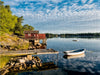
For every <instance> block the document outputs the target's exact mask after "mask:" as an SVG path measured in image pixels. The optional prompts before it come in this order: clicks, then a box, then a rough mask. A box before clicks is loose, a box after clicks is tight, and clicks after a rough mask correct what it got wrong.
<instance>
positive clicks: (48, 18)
mask: <svg viewBox="0 0 100 75" xmlns="http://www.w3.org/2000/svg"><path fill="white" fill-rule="evenodd" d="M15 1H16V2H17V3H18V2H19V3H20V1H27V0H15ZM29 1H37V0H29ZM38 1H41V2H43V3H46V4H47V6H46V7H45V8H44V7H43V6H40V7H38V8H37V7H35V6H34V4H32V3H31V4H30V5H29V6H26V8H18V9H17V8H14V7H13V8H11V10H12V11H13V14H15V15H17V16H23V17H24V23H23V24H30V25H33V26H34V27H35V29H39V30H40V32H50V31H51V32H54V33H60V32H62V33H66V32H79V31H81V32H90V31H93V32H96V28H97V31H100V14H99V13H100V10H98V9H96V7H97V5H96V4H90V3H92V2H93V0H89V1H88V4H85V3H86V2H87V0H81V1H82V3H83V5H77V3H73V4H72V6H70V5H66V4H67V2H66V3H63V4H64V5H63V4H62V5H63V6H62V7H61V6H57V5H53V4H51V3H49V1H52V2H54V3H58V2H61V1H62V0H48V1H47V0H38ZM74 1H75V0H74ZM78 1H79V0H77V1H75V2H78ZM10 2H11V1H9V3H10ZM13 2H14V1H12V4H11V5H14V4H13ZM28 3H29V2H28V1H27V4H28ZM7 4H8V3H7ZM39 4H40V5H41V4H42V3H40V2H39ZM37 5H38V3H37ZM52 6H53V7H54V8H52V9H50V8H49V7H52ZM28 7H31V9H29V8H28ZM35 9H36V11H34V10H35ZM89 28H90V29H89ZM55 30H56V31H55Z"/></svg>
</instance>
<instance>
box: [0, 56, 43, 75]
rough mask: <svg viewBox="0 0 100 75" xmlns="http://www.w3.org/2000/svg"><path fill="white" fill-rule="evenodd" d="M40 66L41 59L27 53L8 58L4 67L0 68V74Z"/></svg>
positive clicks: (3, 74)
mask: <svg viewBox="0 0 100 75" xmlns="http://www.w3.org/2000/svg"><path fill="white" fill-rule="evenodd" d="M41 66H42V62H41V59H40V58H39V57H37V56H36V57H34V56H32V55H27V56H25V57H14V58H11V59H10V61H9V62H8V63H7V64H6V66H5V67H4V68H2V69H0V75H5V74H6V73H9V72H16V71H24V70H30V69H37V68H38V67H41Z"/></svg>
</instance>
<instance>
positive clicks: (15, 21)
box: [0, 1, 34, 36]
mask: <svg viewBox="0 0 100 75" xmlns="http://www.w3.org/2000/svg"><path fill="white" fill-rule="evenodd" d="M23 20H24V19H23V16H20V17H18V16H16V15H12V11H11V10H10V6H9V5H4V2H3V1H0V33H1V34H3V33H8V34H14V35H18V36H22V35H24V34H23V32H24V31H25V30H34V27H32V26H31V25H28V24H25V25H22V23H23Z"/></svg>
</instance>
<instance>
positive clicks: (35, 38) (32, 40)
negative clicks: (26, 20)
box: [24, 30, 46, 49]
mask: <svg viewBox="0 0 100 75" xmlns="http://www.w3.org/2000/svg"><path fill="white" fill-rule="evenodd" d="M24 34H25V39H27V40H29V46H30V47H29V49H40V48H42V49H44V48H46V35H45V34H40V33H39V31H38V30H34V31H24ZM40 40H42V43H40Z"/></svg>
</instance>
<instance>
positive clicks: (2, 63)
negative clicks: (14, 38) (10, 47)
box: [0, 56, 11, 68]
mask: <svg viewBox="0 0 100 75" xmlns="http://www.w3.org/2000/svg"><path fill="white" fill-rule="evenodd" d="M10 58H11V57H10V56H0V68H3V67H4V66H5V65H6V64H7V63H8V62H9V60H10Z"/></svg>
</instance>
